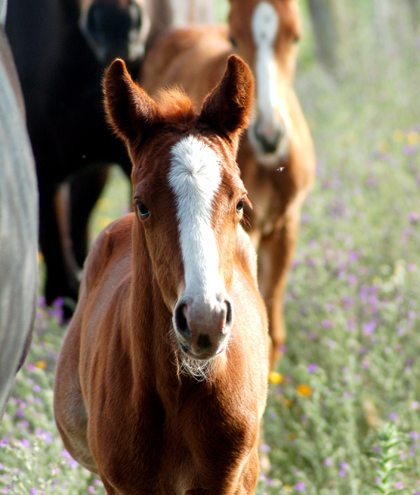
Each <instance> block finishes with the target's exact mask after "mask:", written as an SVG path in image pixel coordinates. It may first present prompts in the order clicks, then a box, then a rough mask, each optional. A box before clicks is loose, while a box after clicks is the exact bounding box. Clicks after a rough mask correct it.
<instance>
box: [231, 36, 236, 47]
mask: <svg viewBox="0 0 420 495" xmlns="http://www.w3.org/2000/svg"><path fill="white" fill-rule="evenodd" d="M229 41H230V44H231V45H232V46H233V48H238V44H237V43H236V40H235V38H233V37H232V36H229Z"/></svg>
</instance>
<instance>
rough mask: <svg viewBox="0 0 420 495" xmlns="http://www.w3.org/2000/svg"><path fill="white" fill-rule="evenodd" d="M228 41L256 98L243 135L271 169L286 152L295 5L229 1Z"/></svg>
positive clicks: (290, 0)
mask: <svg viewBox="0 0 420 495" xmlns="http://www.w3.org/2000/svg"><path fill="white" fill-rule="evenodd" d="M230 3H231V10H230V14H229V27H230V39H231V42H232V45H233V46H234V48H235V51H236V52H237V53H238V55H240V56H241V57H242V58H243V59H244V60H245V61H246V62H247V63H248V64H249V65H250V67H252V69H253V72H254V75H255V78H256V89H257V95H256V96H257V98H256V104H255V108H254V112H253V119H252V122H251V125H250V128H249V130H248V136H249V139H250V142H251V144H252V146H253V148H254V151H255V154H256V156H257V159H258V161H259V162H260V163H261V164H262V165H266V166H275V165H277V164H278V162H279V160H281V159H282V158H284V157H285V155H286V153H287V151H288V145H289V139H290V133H291V119H290V117H289V112H288V105H287V93H288V91H289V89H290V87H291V85H292V82H293V76H294V71H295V63H296V55H297V47H296V42H297V41H298V40H299V36H300V17H299V10H298V5H297V1H296V0H230Z"/></svg>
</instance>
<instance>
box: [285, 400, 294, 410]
mask: <svg viewBox="0 0 420 495" xmlns="http://www.w3.org/2000/svg"><path fill="white" fill-rule="evenodd" d="M284 405H285V406H286V407H287V409H290V408H291V407H292V406H293V402H292V401H291V400H290V399H284Z"/></svg>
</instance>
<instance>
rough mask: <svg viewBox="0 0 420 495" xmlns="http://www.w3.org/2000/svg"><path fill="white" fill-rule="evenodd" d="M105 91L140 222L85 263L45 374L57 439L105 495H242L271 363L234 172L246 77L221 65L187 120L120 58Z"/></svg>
mask: <svg viewBox="0 0 420 495" xmlns="http://www.w3.org/2000/svg"><path fill="white" fill-rule="evenodd" d="M104 86H105V105H106V112H107V116H108V120H109V122H110V124H111V126H112V127H113V128H114V130H115V132H116V133H117V134H118V135H119V137H120V138H121V139H122V140H123V141H124V142H125V144H126V146H127V148H128V151H129V154H130V157H131V160H132V163H133V172H132V181H133V197H134V205H135V207H136V208H135V210H136V211H135V213H132V214H128V215H126V216H124V217H122V218H120V219H119V220H116V221H115V222H114V223H112V224H111V225H110V226H109V227H107V228H106V229H105V230H104V231H103V232H102V233H101V235H100V236H99V237H98V239H97V241H96V242H95V244H94V246H93V247H92V250H91V252H90V254H89V256H88V258H87V261H86V264H85V268H84V274H83V279H82V283H81V289H80V294H79V302H78V306H77V309H76V312H75V314H74V317H73V320H72V322H71V325H70V327H69V329H68V332H67V334H66V337H65V339H64V342H63V346H62V348H61V352H60V356H59V359H58V363H57V371H56V380H55V390H54V394H55V395H54V410H55V417H56V422H57V427H58V429H59V431H60V434H61V436H62V438H63V442H64V445H65V446H66V448H67V450H68V451H69V452H70V454H71V455H72V456H73V457H74V458H75V459H76V460H77V461H78V462H79V463H80V464H82V465H83V466H85V467H86V468H87V469H89V470H90V471H93V472H96V473H99V475H100V476H101V479H102V481H103V483H104V485H105V488H106V490H107V493H108V494H109V495H112V494H121V495H122V494H124V495H128V494H129V495H139V494H144V495H146V494H147V495H154V494H156V495H157V494H159V495H162V494H174V495H178V494H180V495H181V494H182V495H204V494H209V495H210V494H211V495H218V494H237V495H239V494H252V493H254V488H255V485H256V483H257V477H258V469H259V467H258V464H259V463H258V435H259V424H260V420H261V417H262V414H263V411H264V407H265V402H266V394H267V375H268V368H269V366H268V331H267V317H266V311H265V306H264V303H263V301H262V298H261V296H260V294H259V292H258V289H257V280H256V258H255V251H254V250H253V247H252V244H251V242H250V240H249V238H248V236H247V234H246V233H245V232H244V231H243V230H242V228H241V226H240V223H239V222H240V220H241V218H242V209H243V206H244V203H245V202H246V201H247V199H246V190H245V188H244V185H243V183H242V181H241V179H240V177H239V169H238V166H237V164H236V162H235V157H236V152H237V147H238V142H239V138H240V134H241V132H242V129H244V127H245V126H246V125H247V123H248V119H249V115H250V111H251V106H252V94H253V93H252V90H253V83H252V76H251V73H250V71H249V69H248V67H247V66H246V64H245V63H244V62H242V60H241V59H239V58H238V57H236V56H232V57H230V58H229V60H228V65H227V68H226V72H225V74H224V77H223V79H222V80H221V82H220V84H219V85H218V86H217V87H216V88H215V89H214V90H213V91H212V92H211V94H209V96H208V97H207V98H206V99H205V101H204V104H203V107H202V110H201V113H200V114H199V115H197V114H196V113H195V112H194V110H193V107H192V103H191V101H190V99H189V98H188V97H187V96H186V95H185V94H183V93H181V92H180V91H178V90H170V91H166V92H162V93H161V94H160V95H159V98H158V99H157V101H154V100H152V99H151V98H150V97H149V96H148V95H147V94H146V92H145V91H143V90H142V89H141V88H140V87H138V86H137V85H135V84H134V83H133V81H132V80H131V78H130V76H129V74H128V72H127V71H126V68H125V65H124V62H122V61H121V60H116V61H114V63H113V64H112V65H111V66H110V68H109V69H108V70H107V73H106V76H105V80H104Z"/></svg>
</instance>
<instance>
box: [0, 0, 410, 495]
mask: <svg viewBox="0 0 420 495" xmlns="http://www.w3.org/2000/svg"><path fill="white" fill-rule="evenodd" d="M386 3H387V4H388V3H389V4H391V3H392V4H393V5H392V6H391V5H390V9H391V11H392V12H391V14H392V15H391V16H389V18H388V21H387V24H386V25H385V24H383V23H382V24H379V21H378V19H377V18H376V15H377V13H376V12H375V10H374V8H373V3H372V2H371V1H363V2H346V1H345V0H336V2H335V5H336V7H337V8H336V14H337V22H338V26H339V33H340V47H339V54H340V62H339V66H338V67H337V68H336V70H335V71H334V76H332V75H330V74H327V73H326V72H325V71H324V70H323V68H322V67H321V66H320V65H319V64H318V63H317V62H316V61H315V60H314V50H313V44H312V38H311V27H310V21H309V19H308V17H307V11H306V8H305V5H304V3H303V2H301V5H302V8H303V11H304V31H305V38H304V39H303V41H302V46H301V57H300V59H299V66H298V75H297V80H296V88H297V91H298V94H299V97H300V100H301V102H302V106H303V108H304V111H305V114H306V116H307V119H308V122H309V124H310V127H311V130H312V135H313V138H314V141H315V147H316V152H317V164H318V169H317V180H316V183H315V186H314V188H313V190H312V192H311V194H310V196H309V198H308V200H307V201H306V203H305V206H304V211H303V216H302V226H301V231H300V239H299V244H298V246H297V249H296V255H295V259H294V263H293V269H292V271H291V274H290V276H289V284H288V291H287V296H286V301H285V303H286V304H285V306H286V320H287V328H288V339H287V348H286V349H285V354H284V357H283V359H282V361H281V362H280V365H279V369H278V372H277V373H274V374H272V375H271V381H272V384H271V386H270V392H269V400H268V406H267V411H266V416H265V445H264V446H263V450H265V451H266V452H267V453H268V455H269V457H270V460H271V466H272V469H271V471H270V472H269V473H266V474H264V475H261V479H260V482H259V485H258V488H257V491H256V493H257V494H258V495H263V494H266V495H278V494H281V495H285V494H295V493H302V494H305V495H348V494H351V495H359V494H360V495H371V494H375V493H378V494H381V493H382V494H387V495H391V494H392V493H402V494H411V495H415V494H420V449H419V443H420V442H419V435H420V297H419V296H420V284H419V280H420V259H419V254H420V106H419V96H418V91H419V90H418V81H420V63H419V48H420V39H419V38H418V37H417V38H416V36H415V34H414V32H413V29H412V25H411V22H410V20H409V14H408V8H406V5H405V2H403V1H401V2H386ZM407 4H408V2H407ZM127 196H128V192H127V184H126V182H125V181H124V179H123V177H122V175H121V174H119V173H115V174H114V176H113V180H112V183H111V184H110V187H109V188H108V189H107V192H106V196H105V198H104V199H103V200H102V202H101V203H100V204H99V207H98V210H97V212H96V216H95V219H94V225H93V232H94V233H97V232H98V231H99V230H100V228H102V227H103V224H104V223H106V222H107V221H108V219H110V218H113V217H115V216H117V215H120V214H121V212H122V211H124V208H126V207H127V205H128V198H127ZM40 303H41V304H40V308H39V310H38V318H37V322H36V332H35V337H34V342H33V345H32V349H31V352H30V354H29V356H28V359H27V362H26V364H25V366H24V369H23V370H22V372H20V373H19V375H18V377H17V379H16V385H15V388H14V390H13V396H12V399H11V401H10V403H9V405H8V407H7V410H6V414H5V418H4V420H3V423H2V425H1V426H0V493H12V494H17V495H20V494H28V493H30V494H31V495H33V494H42V493H45V494H48V495H49V494H61V493H62V494H68V493H71V494H72V495H73V494H86V493H97V494H104V490H103V487H102V486H101V483H100V482H98V481H97V480H96V478H95V477H93V476H91V475H90V474H89V473H88V472H87V471H85V470H84V469H83V468H81V467H80V466H78V465H77V463H75V462H74V461H72V459H71V458H69V457H68V454H67V453H66V452H65V451H64V447H63V445H62V443H61V440H60V439H59V436H58V433H57V431H56V428H55V426H54V420H53V414H52V382H53V372H54V363H55V360H56V356H57V353H58V349H59V346H60V342H61V339H62V336H63V333H64V331H65V325H60V324H59V320H60V307H59V303H58V305H57V307H56V308H52V309H46V308H45V307H44V306H43V304H42V300H41V301H40Z"/></svg>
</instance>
